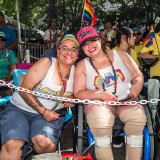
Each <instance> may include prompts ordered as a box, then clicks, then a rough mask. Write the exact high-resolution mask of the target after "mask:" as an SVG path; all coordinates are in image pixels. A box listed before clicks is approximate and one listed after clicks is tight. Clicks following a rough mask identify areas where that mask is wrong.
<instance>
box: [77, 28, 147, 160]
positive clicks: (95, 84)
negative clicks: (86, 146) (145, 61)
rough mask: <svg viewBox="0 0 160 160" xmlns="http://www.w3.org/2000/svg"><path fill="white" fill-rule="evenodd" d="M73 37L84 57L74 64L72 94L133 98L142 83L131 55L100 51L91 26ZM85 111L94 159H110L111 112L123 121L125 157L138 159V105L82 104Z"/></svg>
mask: <svg viewBox="0 0 160 160" xmlns="http://www.w3.org/2000/svg"><path fill="white" fill-rule="evenodd" d="M77 39H78V41H79V43H80V48H81V49H82V50H83V52H84V53H85V54H86V56H87V57H86V58H85V59H83V60H82V61H80V62H79V63H78V64H77V65H76V69H75V76H74V95H75V97H76V98H79V99H89V100H99V101H102V102H105V101H115V102H118V101H120V100H122V99H124V98H126V97H127V99H128V100H127V101H133V100H135V99H136V98H137V96H138V95H139V94H140V92H141V89H142V87H143V75H142V73H141V72H140V70H139V69H138V67H137V65H136V64H135V62H134V61H133V60H132V58H130V56H129V55H128V54H127V53H125V52H124V51H121V50H118V51H117V50H113V51H108V52H107V53H106V52H105V51H103V50H102V48H101V40H100V39H99V37H98V33H97V32H96V30H95V29H94V28H93V27H90V26H87V27H84V28H82V29H81V30H80V31H79V32H78V34H77ZM85 115H86V119H87V123H88V125H89V127H90V129H91V132H92V134H93V136H94V140H95V153H96V158H97V159H98V160H113V159H114V158H113V153H112V149H111V137H112V127H113V125H114V120H115V116H119V118H120V119H121V121H123V122H124V124H125V127H124V130H125V134H126V137H127V142H126V146H127V149H126V150H127V153H126V159H129V160H133V159H136V160H140V159H141V156H142V155H141V153H142V147H143V129H144V126H145V124H146V115H145V113H144V109H143V107H142V106H140V105H134V106H129V105H126V106H117V108H116V109H115V107H112V106H109V105H107V104H105V105H104V104H102V103H101V104H100V105H99V104H89V105H86V106H85ZM137 139H138V140H137ZM130 142H131V143H130ZM133 153H134V154H133Z"/></svg>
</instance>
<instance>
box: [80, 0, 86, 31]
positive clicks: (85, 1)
mask: <svg viewBox="0 0 160 160" xmlns="http://www.w3.org/2000/svg"><path fill="white" fill-rule="evenodd" d="M85 3H86V0H84V4H83V13H82V17H81V28H82V22H83V16H84V6H85Z"/></svg>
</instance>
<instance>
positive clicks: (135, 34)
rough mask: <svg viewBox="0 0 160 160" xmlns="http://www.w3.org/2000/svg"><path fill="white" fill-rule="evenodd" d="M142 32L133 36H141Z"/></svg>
mask: <svg viewBox="0 0 160 160" xmlns="http://www.w3.org/2000/svg"><path fill="white" fill-rule="evenodd" d="M140 35H141V33H133V36H140Z"/></svg>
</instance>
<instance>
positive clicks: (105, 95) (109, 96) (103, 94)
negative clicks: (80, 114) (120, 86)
mask: <svg viewBox="0 0 160 160" xmlns="http://www.w3.org/2000/svg"><path fill="white" fill-rule="evenodd" d="M98 92H99V93H98V94H99V98H100V100H102V101H115V102H118V99H117V97H116V96H115V95H114V94H113V93H111V92H107V91H98Z"/></svg>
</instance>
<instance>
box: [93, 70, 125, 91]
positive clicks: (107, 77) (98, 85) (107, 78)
mask: <svg viewBox="0 0 160 160" xmlns="http://www.w3.org/2000/svg"><path fill="white" fill-rule="evenodd" d="M115 72H116V79H117V80H118V77H119V78H120V79H121V81H124V80H125V77H124V74H123V72H122V71H121V70H120V69H116V70H115ZM114 80H115V77H114V74H113V73H111V72H106V73H105V74H104V78H103V77H102V76H96V77H95V79H94V86H95V89H102V88H103V87H102V83H103V82H104V84H105V86H106V87H108V86H110V85H113V81H114ZM111 82H112V83H111Z"/></svg>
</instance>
